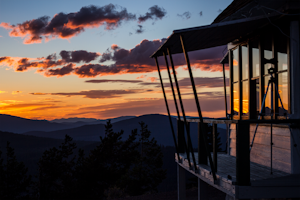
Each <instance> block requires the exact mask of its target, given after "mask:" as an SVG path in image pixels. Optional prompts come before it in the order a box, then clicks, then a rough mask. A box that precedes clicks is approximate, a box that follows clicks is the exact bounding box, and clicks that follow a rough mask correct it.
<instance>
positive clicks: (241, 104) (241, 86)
mask: <svg viewBox="0 0 300 200" xmlns="http://www.w3.org/2000/svg"><path fill="white" fill-rule="evenodd" d="M238 52H239V57H238V63H239V64H238V67H239V71H238V72H239V80H238V85H239V119H242V116H243V82H242V79H243V62H242V46H241V45H240V46H239V47H238Z"/></svg>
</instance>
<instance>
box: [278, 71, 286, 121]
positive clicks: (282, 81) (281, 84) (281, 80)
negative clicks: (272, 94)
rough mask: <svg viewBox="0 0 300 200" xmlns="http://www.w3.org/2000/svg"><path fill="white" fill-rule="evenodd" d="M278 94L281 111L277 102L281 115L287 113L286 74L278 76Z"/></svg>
mask: <svg viewBox="0 0 300 200" xmlns="http://www.w3.org/2000/svg"><path fill="white" fill-rule="evenodd" d="M278 92H279V95H280V98H281V100H282V104H283V109H282V108H281V103H280V101H279V102H278V106H279V115H283V114H284V113H287V110H288V85H287V72H283V73H279V74H278Z"/></svg>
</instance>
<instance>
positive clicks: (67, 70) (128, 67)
mask: <svg viewBox="0 0 300 200" xmlns="http://www.w3.org/2000/svg"><path fill="white" fill-rule="evenodd" d="M165 40H166V39H161V40H153V41H149V40H146V39H145V40H143V41H141V43H140V44H137V45H136V46H135V47H134V48H132V49H124V48H121V47H119V46H118V45H116V44H113V45H112V46H111V47H110V48H109V49H108V50H107V51H106V52H104V53H103V54H102V55H101V57H100V60H99V62H100V63H103V62H106V61H111V62H113V64H109V65H106V64H97V63H96V64H95V63H87V62H90V61H92V60H93V59H94V60H95V59H96V58H97V57H98V56H99V55H100V54H99V53H94V52H87V51H84V50H79V51H64V50H63V51H61V52H60V54H59V55H60V57H61V59H57V57H58V56H57V55H56V54H51V55H49V56H47V57H46V58H38V59H35V61H31V60H32V59H29V58H22V59H19V58H18V59H17V61H16V58H13V57H1V60H0V63H2V64H6V65H9V66H14V67H15V70H16V71H26V70H28V69H29V68H33V67H34V68H38V72H43V73H44V74H45V76H66V75H70V74H75V75H77V76H79V77H96V76H105V75H116V74H126V73H127V74H133V73H148V72H154V71H157V67H156V64H155V61H154V59H152V58H150V55H152V54H153V52H155V51H156V50H157V49H158V48H159V47H160V46H161V45H162V44H163V43H164V41H165ZM224 48H226V46H219V47H214V48H209V49H204V50H199V51H192V52H189V58H190V63H191V66H192V67H193V68H196V69H200V70H202V71H222V69H223V68H222V65H221V64H220V63H219V62H220V60H221V59H222V57H223V50H224ZM172 57H173V61H174V65H175V67H176V68H177V67H179V66H182V67H184V66H186V61H185V58H184V55H183V54H175V55H173V56H172ZM36 60H38V61H36ZM78 62H85V63H86V64H83V65H81V66H78V65H77V66H75V63H78ZM158 62H159V65H160V69H161V70H165V69H166V67H165V61H164V59H163V57H162V56H161V57H159V58H158ZM70 64H74V65H70ZM54 67H58V68H56V69H49V68H54ZM226 69H227V70H228V67H226Z"/></svg>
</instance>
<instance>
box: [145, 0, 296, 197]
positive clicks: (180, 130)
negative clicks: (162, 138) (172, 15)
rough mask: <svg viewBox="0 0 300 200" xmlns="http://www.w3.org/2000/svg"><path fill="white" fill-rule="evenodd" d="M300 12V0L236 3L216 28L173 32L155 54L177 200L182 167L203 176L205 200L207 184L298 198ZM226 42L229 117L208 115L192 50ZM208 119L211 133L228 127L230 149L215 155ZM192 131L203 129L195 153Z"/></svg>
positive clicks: (235, 193) (232, 192) (231, 193)
mask: <svg viewBox="0 0 300 200" xmlns="http://www.w3.org/2000/svg"><path fill="white" fill-rule="evenodd" d="M299 17H300V2H299V1H296V0H276V1H274V0H256V1H254V0H244V1H242V0H234V1H233V2H232V3H231V4H230V5H229V6H228V7H227V8H226V9H225V10H224V11H223V12H222V13H220V15H219V16H218V17H217V18H216V19H215V20H214V22H213V23H212V24H211V25H207V26H200V27H194V28H188V29H182V30H174V31H173V33H172V34H171V35H170V36H169V37H168V39H167V40H166V41H165V42H164V44H163V45H162V46H160V47H159V48H158V49H157V51H156V52H154V53H153V55H152V56H151V57H152V58H154V59H155V61H156V64H157V68H158V73H159V76H160V80H161V86H162V91H163V94H164V98H165V103H166V107H167V111H168V114H169V117H170V124H171V127H172V130H173V138H174V141H175V146H176V151H177V153H176V155H175V161H176V162H177V164H178V174H177V176H178V199H185V170H186V171H188V172H190V173H192V174H194V175H195V176H197V177H198V178H199V179H198V189H199V194H198V199H207V195H209V194H206V187H207V184H210V185H212V186H214V187H215V188H217V189H219V190H221V191H223V192H224V193H226V194H227V196H226V198H227V199H252V198H299V197H300V192H299V188H300V129H299V124H300V61H299V58H300V54H299V50H300V49H299V48H300V45H299V40H300V38H299V19H300V18H299ZM221 45H227V53H226V54H225V56H224V57H223V59H222V60H221V61H220V63H221V64H222V65H223V77H224V94H225V95H224V97H225V98H224V99H225V107H226V108H225V112H224V113H226V117H225V118H222V119H220V118H219V119H212V118H211V119H207V118H205V119H204V118H203V117H202V113H201V107H200V103H199V97H198V93H197V88H196V85H195V83H194V78H193V72H192V69H191V66H192V65H193V63H192V64H191V63H190V59H189V54H188V52H190V51H195V50H201V49H206V48H211V47H216V46H221ZM178 53H183V54H184V56H185V60H186V64H187V69H188V72H189V77H190V81H191V88H192V90H193V95H194V99H195V103H196V107H197V110H196V111H197V113H198V117H195V118H188V117H186V115H185V111H184V105H183V101H182V98H181V93H180V87H179V85H178V80H177V77H176V68H175V65H176V63H173V59H172V55H173V54H178ZM160 56H163V57H164V59H165V65H166V67H167V71H168V75H169V81H170V87H171V89H172V94H173V97H172V100H174V103H175V107H176V110H177V117H178V120H177V137H176V135H175V132H174V128H173V126H174V125H173V124H172V121H171V116H170V111H169V104H168V101H167V95H166V93H165V91H164V84H163V79H162V78H161V74H160V67H159V63H158V59H157V58H158V57H160ZM167 56H168V57H169V58H167ZM168 61H169V63H168ZM226 64H228V65H229V88H230V90H229V99H228V102H227V94H226V85H225V71H224V70H225V66H226ZM169 65H170V67H169ZM170 68H172V74H173V75H172V76H173V77H172V76H171V73H170ZM172 80H174V81H175V84H174V85H173V83H172ZM227 104H229V105H230V109H229V110H227ZM189 122H198V123H199V129H198V133H190V131H189ZM207 124H212V126H213V132H214V133H216V131H217V124H227V125H228V138H227V139H228V140H227V141H228V143H227V153H226V154H225V153H218V152H217V150H216V142H215V141H216V134H214V135H215V136H214V140H213V141H214V142H213V143H214V148H213V153H212V154H211V153H209V152H210V151H209V149H208V141H207V137H206V134H207ZM190 134H198V152H194V148H195V147H193V146H192V142H191V137H190Z"/></svg>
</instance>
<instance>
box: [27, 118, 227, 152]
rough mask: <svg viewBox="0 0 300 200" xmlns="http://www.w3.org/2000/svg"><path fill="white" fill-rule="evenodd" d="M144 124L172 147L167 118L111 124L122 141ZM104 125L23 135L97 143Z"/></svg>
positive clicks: (195, 134)
mask: <svg viewBox="0 0 300 200" xmlns="http://www.w3.org/2000/svg"><path fill="white" fill-rule="evenodd" d="M141 121H143V122H145V124H147V125H148V128H149V130H150V131H151V136H152V137H154V138H155V139H156V140H157V142H158V144H160V145H164V146H174V142H173V138H172V132H171V127H170V123H169V118H168V116H165V115H160V114H150V115H142V116H139V117H134V118H130V119H126V120H122V121H118V122H115V123H113V129H114V131H116V132H119V131H121V130H124V134H123V139H127V137H128V136H129V134H130V133H131V131H132V130H133V129H138V130H139V126H140V125H139V122H141ZM172 123H173V126H174V128H175V133H176V130H177V129H176V119H175V118H172ZM104 130H105V127H104V124H92V125H84V126H80V127H76V128H71V129H63V130H56V131H48V132H46V131H30V132H26V133H23V134H24V135H32V136H38V137H47V138H54V139H63V138H64V136H65V135H66V134H68V135H69V136H71V137H72V138H73V139H74V140H81V141H99V136H102V137H103V136H104ZM190 130H191V139H192V143H193V146H194V147H196V146H197V144H198V143H197V141H198V131H197V130H198V125H197V123H190ZM218 131H219V132H220V137H221V142H222V146H221V148H222V149H223V150H224V149H225V142H226V130H225V129H222V128H218Z"/></svg>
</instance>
